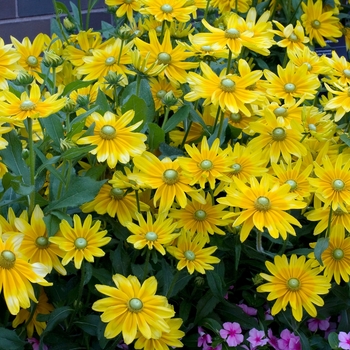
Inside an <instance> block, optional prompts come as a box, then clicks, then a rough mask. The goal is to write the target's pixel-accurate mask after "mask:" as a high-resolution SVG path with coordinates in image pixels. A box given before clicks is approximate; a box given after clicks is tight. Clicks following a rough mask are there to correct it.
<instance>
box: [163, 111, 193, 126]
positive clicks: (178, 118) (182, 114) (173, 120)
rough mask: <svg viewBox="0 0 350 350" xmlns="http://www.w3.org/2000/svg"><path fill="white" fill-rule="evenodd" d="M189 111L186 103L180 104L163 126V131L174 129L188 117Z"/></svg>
mask: <svg viewBox="0 0 350 350" xmlns="http://www.w3.org/2000/svg"><path fill="white" fill-rule="evenodd" d="M189 113H190V107H189V106H188V105H183V106H181V107H180V108H179V109H178V110H177V111H176V113H174V114H173V115H172V116H171V117H170V118H169V120H168V121H167V122H166V124H165V126H164V131H165V132H169V131H171V130H174V129H175V128H176V126H177V125H179V123H181V122H182V121H184V120H185V119H186V118H188V116H189Z"/></svg>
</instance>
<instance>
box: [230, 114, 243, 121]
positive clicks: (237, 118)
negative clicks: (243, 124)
mask: <svg viewBox="0 0 350 350" xmlns="http://www.w3.org/2000/svg"><path fill="white" fill-rule="evenodd" d="M230 120H232V121H233V122H234V123H239V122H240V121H241V120H242V116H241V115H240V114H239V113H231V114H230Z"/></svg>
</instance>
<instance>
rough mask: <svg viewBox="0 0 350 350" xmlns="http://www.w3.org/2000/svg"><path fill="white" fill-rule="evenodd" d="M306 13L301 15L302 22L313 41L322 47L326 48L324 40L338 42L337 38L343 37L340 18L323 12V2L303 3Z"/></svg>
mask: <svg viewBox="0 0 350 350" xmlns="http://www.w3.org/2000/svg"><path fill="white" fill-rule="evenodd" d="M301 7H302V9H303V11H304V13H303V14H302V15H301V21H302V22H303V26H304V28H305V30H306V33H307V34H308V35H309V37H310V39H311V41H313V40H315V41H316V42H317V43H318V44H320V45H321V46H326V45H327V44H326V42H325V40H324V38H326V39H329V40H331V41H333V42H337V40H336V39H335V38H339V37H341V36H342V32H341V30H340V29H339V26H338V24H339V18H338V17H336V16H334V13H333V11H325V12H323V8H322V7H323V2H322V0H317V1H316V2H315V3H314V2H313V0H308V1H307V4H305V3H304V2H302V3H301Z"/></svg>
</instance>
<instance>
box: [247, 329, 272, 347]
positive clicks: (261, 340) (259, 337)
mask: <svg viewBox="0 0 350 350" xmlns="http://www.w3.org/2000/svg"><path fill="white" fill-rule="evenodd" d="M247 340H248V342H249V343H250V345H251V346H252V347H253V349H255V348H256V347H257V346H264V345H266V344H267V342H268V341H269V339H268V338H265V332H264V331H259V330H257V329H256V328H253V329H251V330H250V331H249V337H248V338H247Z"/></svg>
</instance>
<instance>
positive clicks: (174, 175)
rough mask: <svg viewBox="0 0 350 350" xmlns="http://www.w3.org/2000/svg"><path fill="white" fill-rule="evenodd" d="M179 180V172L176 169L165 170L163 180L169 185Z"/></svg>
mask: <svg viewBox="0 0 350 350" xmlns="http://www.w3.org/2000/svg"><path fill="white" fill-rule="evenodd" d="M178 180H179V173H178V172H177V171H176V170H174V169H168V170H165V171H164V173H163V181H164V182H165V183H166V184H167V185H173V184H174V183H176V182H177V181H178Z"/></svg>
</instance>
